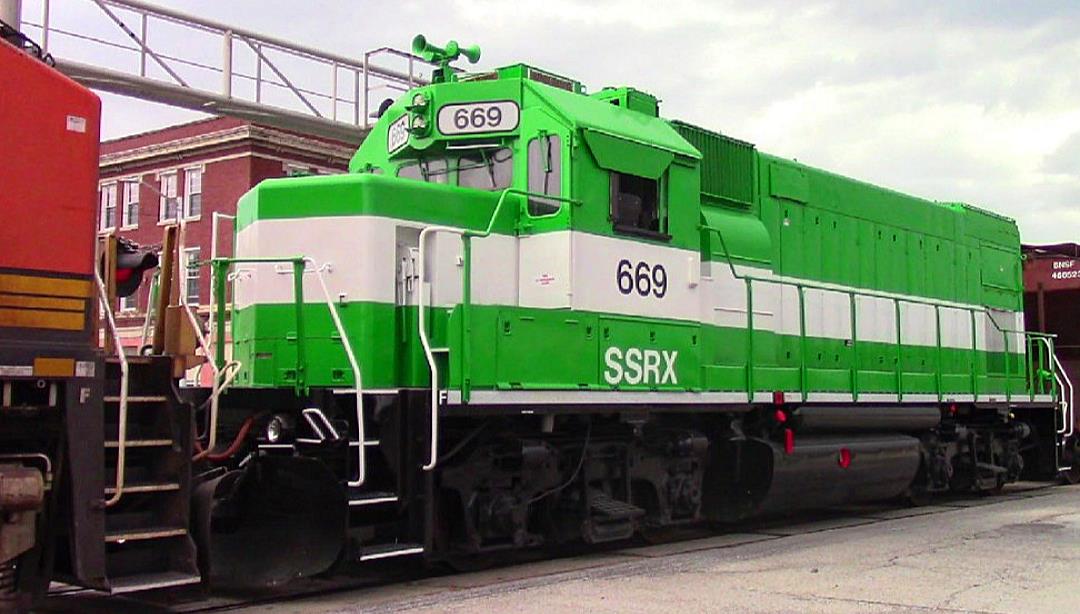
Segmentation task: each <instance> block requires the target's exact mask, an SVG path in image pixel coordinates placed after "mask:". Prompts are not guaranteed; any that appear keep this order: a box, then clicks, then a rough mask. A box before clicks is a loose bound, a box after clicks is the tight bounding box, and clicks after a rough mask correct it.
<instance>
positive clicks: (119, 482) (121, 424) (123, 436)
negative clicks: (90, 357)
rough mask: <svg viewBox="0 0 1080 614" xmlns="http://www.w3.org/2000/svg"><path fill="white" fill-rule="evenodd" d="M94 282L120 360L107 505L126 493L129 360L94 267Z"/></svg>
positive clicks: (110, 504)
mask: <svg viewBox="0 0 1080 614" xmlns="http://www.w3.org/2000/svg"><path fill="white" fill-rule="evenodd" d="M94 282H95V283H96V285H97V291H98V302H99V303H100V305H101V311H102V313H104V314H105V322H106V327H107V328H108V329H109V332H110V333H111V334H112V338H113V345H114V346H115V347H116V356H117V358H118V359H119V360H120V411H119V415H118V417H117V422H118V424H117V435H116V445H117V449H116V483H115V485H116V489H115V491H114V492H113V494H112V496H111V497H109V498H108V499H106V500H105V507H110V506H113V505H116V503H117V502H119V501H120V497H122V496H123V494H124V473H125V472H126V464H127V410H128V360H127V356H126V355H125V354H124V346H123V345H121V343H120V331H119V330H118V329H117V327H116V318H114V317H113V312H112V307H111V306H110V305H109V301H108V300H107V299H106V298H105V297H106V296H108V292H107V291H106V290H105V281H104V280H102V279H101V272H100V271H98V269H97V267H94Z"/></svg>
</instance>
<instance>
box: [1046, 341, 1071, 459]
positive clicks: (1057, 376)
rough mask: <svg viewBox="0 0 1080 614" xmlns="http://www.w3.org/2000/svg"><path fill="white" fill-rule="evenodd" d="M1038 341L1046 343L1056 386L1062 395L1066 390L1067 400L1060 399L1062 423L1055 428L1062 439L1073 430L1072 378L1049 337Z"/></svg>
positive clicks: (1069, 435) (1068, 435)
mask: <svg viewBox="0 0 1080 614" xmlns="http://www.w3.org/2000/svg"><path fill="white" fill-rule="evenodd" d="M1039 341H1041V342H1042V343H1044V344H1045V345H1046V350H1047V355H1048V356H1050V360H1051V363H1052V364H1051V373H1052V374H1053V378H1054V381H1055V382H1056V383H1057V385H1058V387H1060V388H1061V392H1062V395H1063V396H1064V395H1066V391H1067V396H1068V400H1065V399H1064V398H1063V399H1062V400H1061V410H1062V411H1061V414H1062V424H1061V427H1060V428H1058V429H1057V432H1058V434H1059V435H1061V436H1062V439H1065V438H1068V437H1071V436H1072V434H1073V431H1074V424H1073V422H1074V418H1073V412H1074V409H1073V392H1074V391H1073V384H1072V380H1071V379H1069V374H1068V372H1067V371H1065V367H1064V366H1063V365H1062V364H1061V361H1060V360H1058V357H1057V354H1056V353H1054V350H1053V346H1052V343H1051V341H1050V340H1049V339H1046V338H1040V339H1039Z"/></svg>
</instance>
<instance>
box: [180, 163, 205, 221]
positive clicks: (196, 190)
mask: <svg viewBox="0 0 1080 614" xmlns="http://www.w3.org/2000/svg"><path fill="white" fill-rule="evenodd" d="M202 174H203V171H202V169H201V168H189V169H187V170H185V171H184V215H185V216H186V217H199V216H200V215H202Z"/></svg>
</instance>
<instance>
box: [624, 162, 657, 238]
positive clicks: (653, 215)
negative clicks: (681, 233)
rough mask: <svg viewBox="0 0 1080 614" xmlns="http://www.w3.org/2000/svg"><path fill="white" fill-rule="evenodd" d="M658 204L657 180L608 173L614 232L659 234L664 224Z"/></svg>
mask: <svg viewBox="0 0 1080 614" xmlns="http://www.w3.org/2000/svg"><path fill="white" fill-rule="evenodd" d="M660 209H661V207H660V182H659V181H657V180H655V179H646V178H645V177H638V176H636V175H627V174H625V173H616V172H612V173H611V221H612V222H613V224H614V226H615V230H616V231H620V232H625V233H629V234H641V235H657V236H659V235H663V234H664V232H666V230H667V228H666V226H667V224H666V223H665V222H666V220H665V219H664V217H663V215H662V212H661V210H660Z"/></svg>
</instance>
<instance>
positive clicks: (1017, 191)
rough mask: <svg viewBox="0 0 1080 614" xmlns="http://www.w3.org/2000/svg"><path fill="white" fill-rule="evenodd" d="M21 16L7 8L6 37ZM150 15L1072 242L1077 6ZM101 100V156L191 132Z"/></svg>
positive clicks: (1077, 194)
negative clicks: (419, 67)
mask: <svg viewBox="0 0 1080 614" xmlns="http://www.w3.org/2000/svg"><path fill="white" fill-rule="evenodd" d="M39 3H40V0H23V4H24V11H25V12H26V13H27V16H26V17H25V19H31V18H32V17H33V15H34V14H36V11H37V10H38V9H37V8H36V7H37V6H38V5H39ZM55 4H63V5H65V8H64V10H65V11H71V12H70V13H65V14H64V15H62V16H57V17H56V18H55V20H54V21H58V22H60V23H61V25H62V23H63V19H68V20H73V19H82V18H84V17H85V15H87V14H91V13H95V14H96V15H95V17H97V18H99V19H100V14H99V12H98V11H97V9H96V8H93V6H92V3H91V2H90V1H89V0H64V2H63V3H55V2H54V5H55ZM159 4H162V5H166V6H170V7H172V8H176V9H180V10H183V11H187V12H190V13H194V14H199V15H202V16H204V17H207V18H210V19H214V20H218V21H223V22H227V23H233V24H237V25H239V26H241V27H244V28H247V29H250V30H255V31H259V32H263V33H266V34H271V35H274V36H278V37H283V38H288V39H291V40H295V41H297V42H300V43H303V44H307V45H310V46H314V47H318V48H322V49H325V50H328V51H332V52H335V53H338V54H342V55H349V56H354V57H360V56H362V54H363V52H364V51H366V50H369V49H373V48H377V47H382V46H393V47H399V48H402V49H404V48H407V46H408V44H409V41H410V40H411V38H412V37H413V36H414V35H415V34H417V33H424V34H426V35H427V36H428V37H429V38H430V39H432V40H433V41H437V42H443V41H445V40H447V39H449V38H456V39H457V40H459V41H461V42H462V43H467V44H472V43H477V44H479V45H480V46H481V47H482V49H483V58H482V59H481V61H480V64H479V65H478V67H479V68H491V67H494V66H499V65H503V64H510V63H514V62H519V61H521V62H527V63H530V64H534V65H536V66H539V67H543V68H546V69H548V70H552V71H554V72H557V73H561V74H564V75H567V76H571V77H574V78H577V79H579V80H581V81H583V82H585V83H586V84H587V85H588V87H589V88H590V89H592V90H597V89H599V88H601V87H603V86H605V85H633V86H634V87H637V88H639V89H643V90H646V91H649V92H651V93H653V94H655V95H657V96H658V97H660V98H661V99H662V100H663V103H662V107H661V108H662V112H663V114H664V115H665V116H667V117H672V118H679V119H684V120H687V121H690V122H693V123H698V124H701V125H704V126H707V127H710V128H713V129H717V130H720V131H722V132H724V133H727V134H730V135H733V136H736V137H739V138H742V139H744V140H748V141H751V142H754V143H756V144H757V145H758V147H759V148H761V149H762V150H765V151H768V152H770V153H775V154H780V155H783V156H787V157H792V158H797V159H799V160H801V161H803V162H806V163H809V164H812V165H815V166H820V167H824V168H827V169H830V170H833V171H837V172H840V173H843V174H848V175H852V176H855V177H858V178H861V179H865V180H868V181H871V182H874V183H879V184H882V185H885V186H888V187H892V188H895V189H899V190H902V191H906V192H910V193H913V194H917V195H920V196H924V197H928V198H932V199H936V200H960V201H966V202H971V203H974V204H977V205H980V206H983V207H987V208H989V209H992V210H994V211H998V212H1000V213H1004V214H1006V215H1009V216H1011V217H1014V218H1016V219H1017V220H1018V221H1019V223H1020V227H1021V231H1022V233H1023V236H1024V239H1025V240H1026V241H1028V242H1057V241H1080V0H1061V1H1057V0H1028V1H1023V0H1016V1H996V0H982V1H975V0H971V1H968V0H958V1H952V2H949V1H945V0H939V1H925V0H896V1H893V0H882V1H872V0H867V1H850V2H842V1H832V2H830V1H816V0H801V1H800V0H755V1H752V2H739V1H732V2H719V1H697V0H597V1H592V2H585V1H573V0H540V1H532V0H530V1H511V0H501V1H500V0H445V1H440V2H436V1H430V2H424V1H415V0H397V1H364V2H361V1H351V0H350V1H346V0H306V1H305V2H295V1H292V0H229V1H221V0H168V1H166V0H159ZM84 5H85V6H84ZM105 25H107V24H105ZM28 32H29V33H30V34H31V35H32V34H33V31H32V30H28ZM185 43H186V44H187V46H188V47H197V46H198V45H197V44H196V43H194V42H191V41H185ZM209 52H210V53H211V54H217V53H220V52H219V51H217V50H209ZM104 99H105V118H104V130H105V136H106V137H115V136H119V135H123V134H126V133H130V132H138V131H142V130H146V129H150V128H154V127H158V126H162V125H166V124H168V123H170V122H175V121H180V120H184V119H190V118H193V117H197V116H196V115H194V114H191V113H188V112H181V111H176V110H173V109H169V108H166V107H160V106H157V105H151V104H148V103H143V102H137V101H132V100H129V99H124V98H119V97H116V96H110V95H106V96H104Z"/></svg>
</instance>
